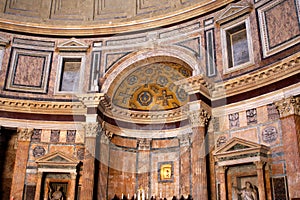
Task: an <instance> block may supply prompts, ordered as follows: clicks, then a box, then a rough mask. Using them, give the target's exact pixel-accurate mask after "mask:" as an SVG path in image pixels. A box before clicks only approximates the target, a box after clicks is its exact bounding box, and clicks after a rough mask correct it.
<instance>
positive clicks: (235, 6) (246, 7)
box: [214, 2, 253, 24]
mask: <svg viewBox="0 0 300 200" xmlns="http://www.w3.org/2000/svg"><path fill="white" fill-rule="evenodd" d="M252 9H253V5H252V4H250V3H245V2H238V3H231V4H229V5H228V6H227V7H226V8H225V9H224V11H223V12H221V13H220V14H218V15H217V16H215V18H214V20H215V22H216V23H218V24H222V23H224V22H227V21H230V20H232V19H234V18H237V17H239V16H241V15H243V14H245V13H249V12H251V10H252Z"/></svg>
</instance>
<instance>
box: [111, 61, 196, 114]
mask: <svg viewBox="0 0 300 200" xmlns="http://www.w3.org/2000/svg"><path fill="white" fill-rule="evenodd" d="M191 75H192V73H191V71H190V70H189V69H187V68H185V67H183V66H181V65H178V64H175V63H171V62H163V63H161V62H160V63H152V64H149V65H146V66H143V67H140V68H138V69H136V70H135V71H133V72H131V73H130V74H129V75H128V76H126V78H125V79H123V80H122V81H121V83H120V84H119V86H118V87H117V89H116V91H115V93H114V97H113V103H114V105H117V106H119V107H122V108H129V109H133V110H169V109H173V108H177V107H180V106H182V105H184V104H186V103H187V102H188V94H187V93H186V92H185V91H184V89H182V88H180V87H179V85H178V82H179V83H180V80H182V79H185V78H187V77H189V76H191ZM175 82H177V85H176V84H175Z"/></svg>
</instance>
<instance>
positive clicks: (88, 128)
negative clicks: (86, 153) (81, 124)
mask: <svg viewBox="0 0 300 200" xmlns="http://www.w3.org/2000/svg"><path fill="white" fill-rule="evenodd" d="M100 131H101V125H100V124H99V123H97V122H93V123H86V124H85V137H96V136H97V135H98V134H99V132H100Z"/></svg>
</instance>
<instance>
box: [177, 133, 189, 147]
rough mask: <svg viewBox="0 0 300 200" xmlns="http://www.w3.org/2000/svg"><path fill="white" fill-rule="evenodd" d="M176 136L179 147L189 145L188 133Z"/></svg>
mask: <svg viewBox="0 0 300 200" xmlns="http://www.w3.org/2000/svg"><path fill="white" fill-rule="evenodd" d="M177 137H178V139H179V144H180V146H181V147H184V146H189V145H190V135H189V134H185V135H179V136H177Z"/></svg>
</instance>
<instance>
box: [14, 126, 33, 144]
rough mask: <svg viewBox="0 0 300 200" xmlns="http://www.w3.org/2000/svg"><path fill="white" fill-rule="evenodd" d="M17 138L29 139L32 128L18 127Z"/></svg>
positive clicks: (21, 139) (20, 139)
mask: <svg viewBox="0 0 300 200" xmlns="http://www.w3.org/2000/svg"><path fill="white" fill-rule="evenodd" d="M17 132H18V140H19V141H30V138H31V136H32V134H33V129H31V128H30V129H29V128H18V130H17Z"/></svg>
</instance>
